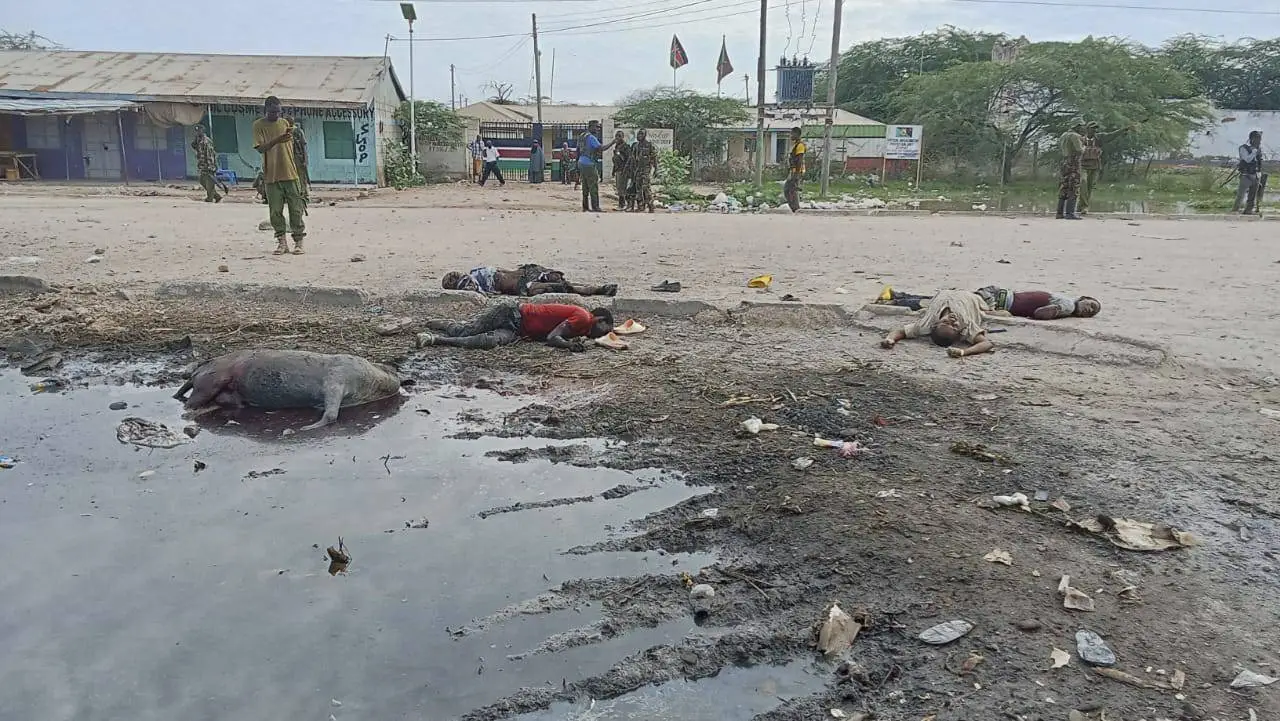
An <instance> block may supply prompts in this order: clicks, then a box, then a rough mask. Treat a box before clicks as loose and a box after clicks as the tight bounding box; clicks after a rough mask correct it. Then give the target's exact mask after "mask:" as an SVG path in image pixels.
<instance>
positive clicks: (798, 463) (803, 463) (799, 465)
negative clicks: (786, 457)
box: [791, 457, 813, 471]
mask: <svg viewBox="0 0 1280 721" xmlns="http://www.w3.org/2000/svg"><path fill="white" fill-rule="evenodd" d="M812 465H813V459H812V458H809V457H801V458H797V459H795V460H794V461H792V462H791V467H792V468H794V469H796V470H797V471H803V470H804V469H806V468H808V467H809V466H812Z"/></svg>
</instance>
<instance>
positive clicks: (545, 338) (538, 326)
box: [417, 303, 613, 352]
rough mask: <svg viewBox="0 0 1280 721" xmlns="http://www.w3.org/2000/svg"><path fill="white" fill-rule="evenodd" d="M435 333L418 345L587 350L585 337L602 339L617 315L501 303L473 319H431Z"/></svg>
mask: <svg viewBox="0 0 1280 721" xmlns="http://www.w3.org/2000/svg"><path fill="white" fill-rule="evenodd" d="M426 325H427V327H428V328H430V329H431V330H432V332H431V333H419V334H418V339H417V346H418V347H419V348H423V347H426V346H432V345H442V346H452V347H454V348H479V349H482V350H488V349H490V348H497V347H498V346H501V345H508V344H510V343H515V342H517V341H520V340H534V341H541V342H543V343H546V344H547V345H549V346H551V347H552V348H559V349H562V350H569V351H574V352H581V351H584V350H586V344H585V343H583V341H582V339H583V338H601V337H603V336H606V335H608V334H609V332H610V331H611V330H613V313H611V312H610V311H609V310H608V309H606V308H596V309H595V310H590V311H589V310H587V309H586V308H583V307H581V306H576V305H561V304H558V303H519V304H509V303H499V304H497V305H493V306H490V307H488V308H486V309H484V310H482V311H480V312H479V313H478V314H476V315H475V316H472V318H471V319H470V320H466V321H463V322H457V321H450V320H429V321H427V323H426Z"/></svg>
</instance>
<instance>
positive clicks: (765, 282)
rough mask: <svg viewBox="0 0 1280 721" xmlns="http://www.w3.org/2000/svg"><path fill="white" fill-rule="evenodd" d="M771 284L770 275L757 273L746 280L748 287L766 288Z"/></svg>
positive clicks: (771, 277) (771, 278)
mask: <svg viewBox="0 0 1280 721" xmlns="http://www.w3.org/2000/svg"><path fill="white" fill-rule="evenodd" d="M771 285H773V276H772V275H757V276H756V277H754V278H752V279H751V280H749V281H747V287H748V288H763V289H765V290H768V288H769V286H771Z"/></svg>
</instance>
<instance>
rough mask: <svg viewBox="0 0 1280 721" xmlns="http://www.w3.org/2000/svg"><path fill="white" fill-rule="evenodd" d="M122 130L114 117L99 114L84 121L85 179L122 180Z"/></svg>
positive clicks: (87, 117)
mask: <svg viewBox="0 0 1280 721" xmlns="http://www.w3.org/2000/svg"><path fill="white" fill-rule="evenodd" d="M121 167H122V166H121V161H120V128H119V126H118V125H117V124H116V118H115V116H113V115H107V114H105V113H97V114H94V115H88V116H85V119H84V177H86V178H92V179H95V180H119V179H120V177H121V176H120V169H121Z"/></svg>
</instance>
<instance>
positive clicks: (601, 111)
mask: <svg viewBox="0 0 1280 721" xmlns="http://www.w3.org/2000/svg"><path fill="white" fill-rule="evenodd" d="M616 112H618V108H616V107H614V106H612V105H552V104H550V103H548V104H544V105H543V106H542V122H543V123H544V124H556V123H558V124H582V123H586V122H587V121H588V120H601V121H603V120H604V119H605V118H610V117H613V114H614V113H616ZM458 114H459V115H461V116H463V117H468V118H476V119H477V120H480V121H483V122H498V123H532V122H533V121H534V120H535V119H536V118H537V117H538V107H537V106H536V105H499V104H497V103H491V102H488V101H481V102H478V103H472V104H470V105H468V106H466V107H463V108H458Z"/></svg>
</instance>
